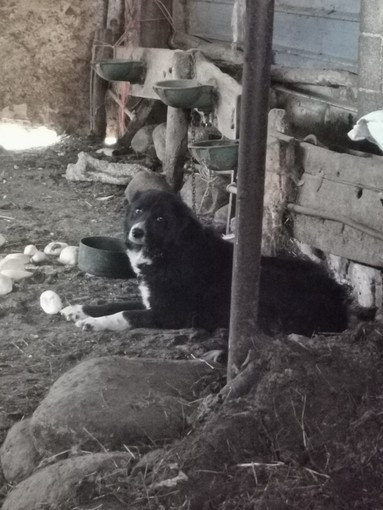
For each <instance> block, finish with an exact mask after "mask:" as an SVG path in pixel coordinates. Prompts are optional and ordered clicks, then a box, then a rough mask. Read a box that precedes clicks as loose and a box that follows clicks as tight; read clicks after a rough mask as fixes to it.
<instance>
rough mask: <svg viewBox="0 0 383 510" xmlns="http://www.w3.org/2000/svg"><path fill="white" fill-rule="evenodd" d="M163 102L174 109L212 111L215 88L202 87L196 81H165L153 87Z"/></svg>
mask: <svg viewBox="0 0 383 510" xmlns="http://www.w3.org/2000/svg"><path fill="white" fill-rule="evenodd" d="M153 89H154V90H155V91H156V93H157V94H158V95H159V97H160V98H161V100H162V101H163V102H164V103H165V104H167V105H168V106H172V107H173V108H185V109H187V108H198V109H200V110H211V109H212V108H213V102H214V87H213V86H212V85H202V84H201V83H199V82H198V81H196V80H164V81H158V82H157V83H155V84H154V85H153Z"/></svg>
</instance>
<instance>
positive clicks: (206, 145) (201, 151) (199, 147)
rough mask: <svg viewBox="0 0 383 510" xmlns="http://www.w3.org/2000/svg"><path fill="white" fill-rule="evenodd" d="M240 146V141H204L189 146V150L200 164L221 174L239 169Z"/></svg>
mask: <svg viewBox="0 0 383 510" xmlns="http://www.w3.org/2000/svg"><path fill="white" fill-rule="evenodd" d="M238 146H239V140H202V141H200V142H196V143H192V144H189V145H188V148H189V151H190V154H191V155H192V156H193V158H194V159H196V160H197V161H198V163H200V164H201V165H205V166H206V167H207V168H208V169H209V170H215V171H216V172H219V171H223V170H233V169H235V168H236V167H237V163H238Z"/></svg>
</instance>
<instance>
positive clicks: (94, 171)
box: [66, 152, 148, 185]
mask: <svg viewBox="0 0 383 510" xmlns="http://www.w3.org/2000/svg"><path fill="white" fill-rule="evenodd" d="M143 170H148V169H147V168H146V167H145V166H143V165H139V164H137V163H110V162H108V161H104V160H101V159H96V158H93V157H92V156H90V155H89V154H87V153H86V152H80V153H79V155H78V160H77V163H74V164H72V163H70V164H69V165H68V166H67V170H66V178H67V179H68V181H98V182H103V183H107V184H120V185H126V184H128V183H129V182H130V181H131V180H132V179H133V177H134V176H135V175H136V174H138V172H142V171H143Z"/></svg>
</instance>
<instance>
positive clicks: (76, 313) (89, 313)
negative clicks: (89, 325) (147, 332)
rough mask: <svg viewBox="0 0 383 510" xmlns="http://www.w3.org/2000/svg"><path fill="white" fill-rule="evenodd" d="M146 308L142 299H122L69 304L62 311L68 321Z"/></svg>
mask: <svg viewBox="0 0 383 510" xmlns="http://www.w3.org/2000/svg"><path fill="white" fill-rule="evenodd" d="M144 308H145V307H144V305H143V304H142V303H141V302H140V301H122V302H116V303H106V304H103V305H69V306H66V307H65V308H63V309H62V310H61V312H60V313H61V315H62V316H63V317H65V318H66V320H67V321H72V322H78V321H80V320H84V319H87V318H88V317H104V316H105V315H113V314H116V313H117V312H123V311H124V310H140V309H144Z"/></svg>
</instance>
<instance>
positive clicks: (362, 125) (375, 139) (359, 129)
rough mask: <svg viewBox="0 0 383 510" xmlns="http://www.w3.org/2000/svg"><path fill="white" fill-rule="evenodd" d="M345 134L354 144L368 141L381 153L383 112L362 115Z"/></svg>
mask: <svg viewBox="0 0 383 510" xmlns="http://www.w3.org/2000/svg"><path fill="white" fill-rule="evenodd" d="M347 134H348V136H349V137H350V138H351V140H353V141H355V142H358V141H359V140H368V141H370V142H372V143H374V144H376V145H377V146H378V147H379V148H380V149H381V150H382V151H383V110H376V111H375V112H371V113H368V114H367V115H364V116H363V117H361V118H360V119H359V120H358V122H357V123H356V124H355V126H354V127H353V128H352V129H351V131H349V132H348V133H347Z"/></svg>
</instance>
